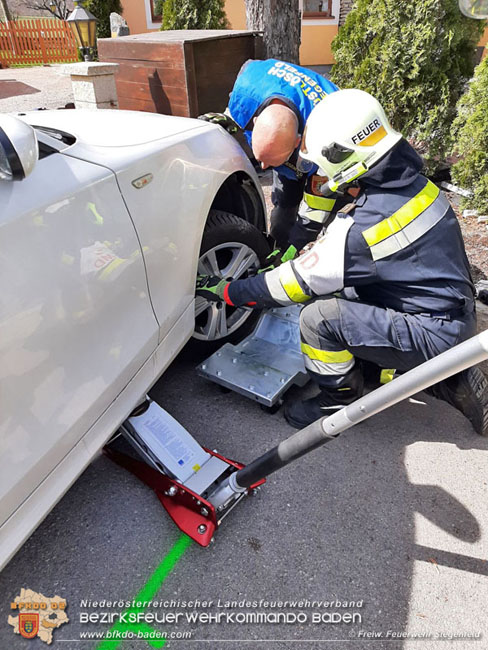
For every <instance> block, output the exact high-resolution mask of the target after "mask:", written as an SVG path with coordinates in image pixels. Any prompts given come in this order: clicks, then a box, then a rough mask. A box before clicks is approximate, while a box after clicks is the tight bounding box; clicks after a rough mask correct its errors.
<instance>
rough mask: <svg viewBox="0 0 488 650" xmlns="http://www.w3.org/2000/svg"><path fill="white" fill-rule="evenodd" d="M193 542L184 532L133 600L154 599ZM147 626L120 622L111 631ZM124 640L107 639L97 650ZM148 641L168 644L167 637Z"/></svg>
mask: <svg viewBox="0 0 488 650" xmlns="http://www.w3.org/2000/svg"><path fill="white" fill-rule="evenodd" d="M191 542H192V540H191V537H188V536H187V535H185V534H184V533H183V534H181V535H180V537H179V538H178V539H177V540H176V542H175V543H174V544H173V546H172V547H171V548H170V550H169V551H168V553H167V554H166V555H165V556H164V558H163V560H162V561H161V563H160V564H159V566H158V567H157V568H156V569H155V571H154V573H153V574H152V575H151V576H150V578H149V579H148V580H147V582H146V583H145V585H144V586H143V587H142V589H141V590H140V591H139V593H138V594H137V595H136V596H134V598H133V599H132V600H133V601H136V602H137V601H150V600H152V599H153V598H154V597H155V596H156V594H157V593H158V591H159V590H160V589H161V587H162V585H163V582H164V581H165V580H166V578H167V577H168V575H169V574H170V573H171V571H172V570H173V569H174V567H175V566H176V564H177V563H178V562H179V561H180V559H181V558H182V556H183V554H184V552H185V551H186V549H187V548H188V547H189V546H190V544H191ZM144 609H145V608H144V607H131V608H129V609H126V610H125V612H124V614H125V613H132V612H136V613H138V612H143V611H144ZM147 627H148V626H146V625H145V624H141V625H137V624H135V625H134V624H132V625H128V624H127V623H120V622H119V623H116V624H115V625H114V626H112V627H111V628H110V633H111V634H112V633H113V632H120V633H122V632H124V631H126V630H129V629H130V630H131V631H132V632H135V633H137V631H139V629H140V630H141V631H144V630H145V629H146V628H147ZM124 640H125V639H113V640H112V639H105V640H104V641H102V642H101V643H100V644H99V645H98V646H97V647H96V650H117V648H118V647H119V646H120V644H121V643H122V642H123V641H124ZM147 641H148V643H149V644H150V645H152V646H153V647H158V648H162V647H163V646H164V645H165V644H166V640H165V639H154V640H152V639H151V640H150V639H147ZM151 641H155V642H156V643H157V645H156V643H155V644H154V645H153V643H151Z"/></svg>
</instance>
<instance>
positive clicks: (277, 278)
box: [264, 262, 310, 305]
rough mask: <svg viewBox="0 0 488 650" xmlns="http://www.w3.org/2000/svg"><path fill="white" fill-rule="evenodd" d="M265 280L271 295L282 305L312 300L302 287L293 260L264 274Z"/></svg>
mask: <svg viewBox="0 0 488 650" xmlns="http://www.w3.org/2000/svg"><path fill="white" fill-rule="evenodd" d="M264 280H265V282H266V286H267V287H268V291H269V293H270V294H271V297H272V298H273V300H276V302H278V303H279V304H280V305H290V304H291V303H293V302H306V301H307V300H310V296H307V294H306V293H305V292H304V291H303V289H302V288H301V286H300V284H299V282H298V280H297V278H296V275H295V273H294V271H293V267H292V266H291V262H285V263H284V264H282V265H281V266H279V267H278V268H277V269H273V271H268V272H267V273H265V275H264Z"/></svg>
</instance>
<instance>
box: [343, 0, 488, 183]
mask: <svg viewBox="0 0 488 650" xmlns="http://www.w3.org/2000/svg"><path fill="white" fill-rule="evenodd" d="M483 27H484V22H483V21H479V20H473V19H470V18H466V17H464V16H463V15H462V14H461V12H460V11H459V7H458V2H457V0H356V2H355V4H354V6H353V9H352V10H351V12H350V13H349V14H348V16H347V18H346V22H345V24H344V26H343V27H342V28H341V29H340V30H339V34H338V36H337V37H336V38H335V40H334V42H333V44H332V49H333V52H334V55H335V58H336V61H337V63H336V65H335V66H334V69H333V73H332V78H333V80H334V81H335V82H336V83H337V84H338V85H339V86H340V87H341V88H360V89H362V90H365V91H367V92H369V93H371V94H372V95H374V96H375V97H376V98H377V99H378V100H379V101H380V102H381V103H382V104H383V106H384V108H385V111H386V113H387V115H388V117H389V118H390V120H391V123H392V126H393V127H394V128H396V129H397V130H399V131H401V132H402V133H403V135H405V136H406V137H407V138H408V139H409V140H410V141H411V142H412V144H413V145H414V146H415V147H416V148H417V149H418V150H419V152H420V153H421V154H422V155H423V156H424V158H425V160H426V163H427V166H428V168H430V170H431V171H432V170H433V169H434V168H435V167H436V166H437V163H438V162H441V161H442V160H443V159H444V157H445V155H446V153H447V151H448V150H449V148H450V146H449V145H450V142H449V135H450V128H451V125H452V122H453V120H454V118H455V115H456V102H457V101H458V99H459V97H460V95H461V94H462V92H463V89H464V86H465V83H466V81H467V80H468V79H469V78H470V77H471V76H472V74H473V69H474V62H475V58H474V57H475V51H476V45H477V43H478V41H479V39H480V37H481V34H482V32H483Z"/></svg>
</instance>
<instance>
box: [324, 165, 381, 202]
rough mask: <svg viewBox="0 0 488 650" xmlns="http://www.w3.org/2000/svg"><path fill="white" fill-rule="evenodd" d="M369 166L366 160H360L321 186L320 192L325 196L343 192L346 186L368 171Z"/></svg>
mask: <svg viewBox="0 0 488 650" xmlns="http://www.w3.org/2000/svg"><path fill="white" fill-rule="evenodd" d="M368 169H369V167H368V166H367V165H366V163H365V162H364V161H361V162H358V163H356V164H355V165H353V166H352V167H348V168H347V169H345V170H344V171H343V172H340V173H339V174H336V175H335V176H334V177H333V178H331V179H330V180H329V181H327V183H324V184H323V185H322V186H321V187H320V193H321V194H323V195H324V196H328V195H330V194H335V193H342V192H344V190H345V189H346V187H347V186H348V185H349V184H350V183H352V182H353V181H355V180H356V179H357V178H359V177H360V176H362V175H363V174H365V173H366V172H367V171H368Z"/></svg>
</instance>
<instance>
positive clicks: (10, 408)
mask: <svg viewBox="0 0 488 650" xmlns="http://www.w3.org/2000/svg"><path fill="white" fill-rule="evenodd" d="M0 241H1V247H0V282H1V292H0V524H1V523H3V522H4V521H5V520H6V519H7V518H8V517H9V515H10V514H11V513H12V512H13V511H14V510H15V509H16V508H17V507H18V506H19V505H20V504H21V503H22V502H23V501H24V499H26V498H27V497H28V496H29V494H31V493H32V491H33V490H35V489H36V487H37V486H38V485H39V484H40V483H41V481H42V480H43V479H44V478H45V477H46V476H47V475H48V474H49V472H51V471H52V470H53V468H54V467H55V466H56V465H57V464H58V463H59V462H60V461H61V460H62V459H63V458H64V457H65V456H66V454H67V453H68V452H69V451H70V450H71V449H72V448H73V446H74V445H75V444H76V443H77V442H78V441H79V440H80V438H82V436H83V435H84V434H85V433H86V432H87V431H88V429H89V428H90V427H91V426H92V425H93V423H94V422H95V421H96V420H97V419H98V418H99V417H100V416H101V414H102V413H103V412H104V411H105V410H106V409H107V408H108V407H109V405H110V404H111V402H112V401H113V400H114V399H115V398H116V396H117V395H118V394H119V393H120V392H121V390H122V389H123V388H124V387H125V386H126V385H127V384H128V382H130V380H131V378H132V377H133V376H134V375H135V373H136V372H137V371H138V370H139V369H140V368H141V366H142V365H143V364H144V362H145V361H146V360H147V359H148V357H149V356H150V355H151V353H152V352H153V351H154V349H155V348H156V346H157V341H158V324H157V321H156V319H155V316H154V313H153V310H152V307H151V303H150V299H149V294H148V288H147V279H146V274H145V269H144V264H143V258H142V254H141V250H140V246H139V241H138V238H137V235H136V232H135V229H134V226H133V224H132V221H131V218H130V215H129V213H128V211H127V208H126V207H125V204H124V202H123V200H122V198H121V195H120V192H119V189H118V185H117V183H116V179H115V176H114V174H113V173H112V172H111V171H110V170H108V169H106V168H105V167H103V166H100V165H95V164H92V163H90V162H86V161H82V160H77V159H74V158H70V157H68V156H65V155H63V154H62V153H52V154H51V155H47V156H46V157H44V158H43V159H41V160H39V161H38V162H37V164H36V166H35V168H34V170H33V172H32V173H31V174H30V175H29V176H28V177H27V178H25V179H24V180H22V181H14V182H12V181H0ZM109 434H110V432H107V435H109Z"/></svg>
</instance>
